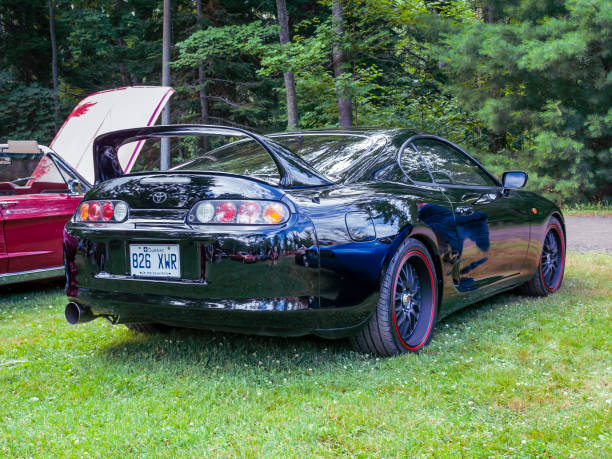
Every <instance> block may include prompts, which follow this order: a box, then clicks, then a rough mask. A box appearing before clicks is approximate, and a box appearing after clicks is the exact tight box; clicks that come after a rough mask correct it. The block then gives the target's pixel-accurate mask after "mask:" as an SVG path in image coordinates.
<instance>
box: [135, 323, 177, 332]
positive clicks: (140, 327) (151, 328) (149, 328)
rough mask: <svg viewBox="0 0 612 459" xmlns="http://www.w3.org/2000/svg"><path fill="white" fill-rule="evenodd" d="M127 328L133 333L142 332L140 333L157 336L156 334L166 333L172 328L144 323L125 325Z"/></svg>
mask: <svg viewBox="0 0 612 459" xmlns="http://www.w3.org/2000/svg"><path fill="white" fill-rule="evenodd" d="M125 326H126V327H127V328H129V329H130V330H132V331H135V332H140V333H147V334H149V335H151V334H156V333H166V332H167V331H169V330H170V328H171V327H169V326H168V325H164V324H143V323H132V324H125Z"/></svg>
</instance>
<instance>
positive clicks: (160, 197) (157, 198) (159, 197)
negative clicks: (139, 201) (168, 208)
mask: <svg viewBox="0 0 612 459" xmlns="http://www.w3.org/2000/svg"><path fill="white" fill-rule="evenodd" d="M167 197H168V196H167V195H166V193H164V192H163V191H158V192H157V193H153V202H154V203H155V204H161V203H162V202H164V201H165V200H166V198H167Z"/></svg>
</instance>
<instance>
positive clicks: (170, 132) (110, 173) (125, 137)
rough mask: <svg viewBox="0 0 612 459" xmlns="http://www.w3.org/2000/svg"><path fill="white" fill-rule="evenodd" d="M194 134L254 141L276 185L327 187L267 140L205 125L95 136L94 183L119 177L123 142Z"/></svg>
mask: <svg viewBox="0 0 612 459" xmlns="http://www.w3.org/2000/svg"><path fill="white" fill-rule="evenodd" d="M198 135H200V136H201V135H219V136H230V137H236V136H242V137H249V138H251V139H252V140H254V141H255V142H257V143H258V144H259V145H261V147H262V148H263V149H264V150H265V151H266V152H267V153H268V154H269V155H270V156H271V157H272V159H273V160H274V162H275V164H276V166H277V167H278V170H279V173H280V176H281V180H280V185H281V186H282V187H286V188H295V187H311V186H323V185H330V184H331V182H330V181H329V180H327V179H325V178H324V177H323V176H322V175H321V174H319V173H318V172H317V171H316V170H315V169H313V168H312V167H311V166H310V165H309V164H308V163H307V162H305V161H304V160H302V159H301V158H299V157H298V156H296V155H295V154H293V153H291V152H290V151H288V150H287V149H285V148H284V147H282V146H280V145H278V144H276V143H274V142H272V141H271V140H270V139H268V138H266V137H264V136H260V135H258V134H255V133H253V132H250V131H247V130H245V129H240V128H236V127H231V126H214V125H205V124H176V125H168V126H150V127H142V128H134V129H123V130H121V131H113V132H108V133H106V134H103V135H101V136H98V137H96V139H95V141H94V144H93V155H94V158H93V159H94V161H93V162H94V171H95V183H100V182H104V181H106V180H110V179H113V178H117V177H121V176H122V175H124V171H123V169H122V168H121V165H120V164H119V159H118V157H117V151H118V149H119V147H120V146H121V145H123V144H125V143H130V142H141V141H145V140H147V139H159V138H163V137H181V136H198Z"/></svg>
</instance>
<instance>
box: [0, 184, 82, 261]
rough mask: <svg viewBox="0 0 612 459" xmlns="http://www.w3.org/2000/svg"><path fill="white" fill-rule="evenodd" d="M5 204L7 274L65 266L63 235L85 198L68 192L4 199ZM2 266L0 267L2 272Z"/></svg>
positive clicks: (4, 197) (2, 200)
mask: <svg viewBox="0 0 612 459" xmlns="http://www.w3.org/2000/svg"><path fill="white" fill-rule="evenodd" d="M2 202H4V203H6V204H7V207H6V208H5V209H4V208H3V209H2V211H1V216H2V224H3V227H4V231H3V234H4V245H5V252H4V254H5V257H4V260H5V262H8V263H6V264H7V266H6V271H5V272H8V273H14V272H20V271H29V270H32V269H41V268H51V267H56V266H62V265H63V254H62V232H63V229H64V226H65V225H66V222H67V221H68V220H69V219H70V217H71V216H72V214H73V213H74V211H75V210H76V208H77V206H78V205H79V202H81V196H73V195H69V194H67V193H57V194H55V193H49V194H24V195H13V196H0V203H2ZM9 203H10V204H9ZM0 246H1V244H0ZM1 267H2V265H1V264H0V272H2V271H1Z"/></svg>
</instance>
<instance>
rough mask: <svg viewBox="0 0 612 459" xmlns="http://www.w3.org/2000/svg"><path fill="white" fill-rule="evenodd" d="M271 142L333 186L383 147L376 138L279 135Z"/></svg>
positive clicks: (352, 173)
mask: <svg viewBox="0 0 612 459" xmlns="http://www.w3.org/2000/svg"><path fill="white" fill-rule="evenodd" d="M271 138H272V139H273V140H274V142H276V143H278V144H280V145H282V146H284V147H285V148H287V149H288V150H290V151H292V152H293V153H295V154H296V155H297V156H299V157H300V158H302V159H303V160H305V161H306V162H307V163H308V164H310V165H311V166H312V167H313V168H314V169H316V170H317V171H318V172H320V173H321V174H323V175H325V176H326V177H327V178H329V179H330V180H332V181H334V182H337V181H342V180H346V179H348V178H350V177H351V176H353V175H354V172H355V171H354V167H355V165H356V164H357V163H359V162H361V160H363V159H364V156H365V155H367V154H368V153H372V152H373V151H375V150H377V149H378V148H379V147H381V146H382V145H384V141H383V140H382V139H380V138H373V137H366V136H360V135H346V134H337V135H332V134H302V135H287V136H284V135H279V136H271Z"/></svg>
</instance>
